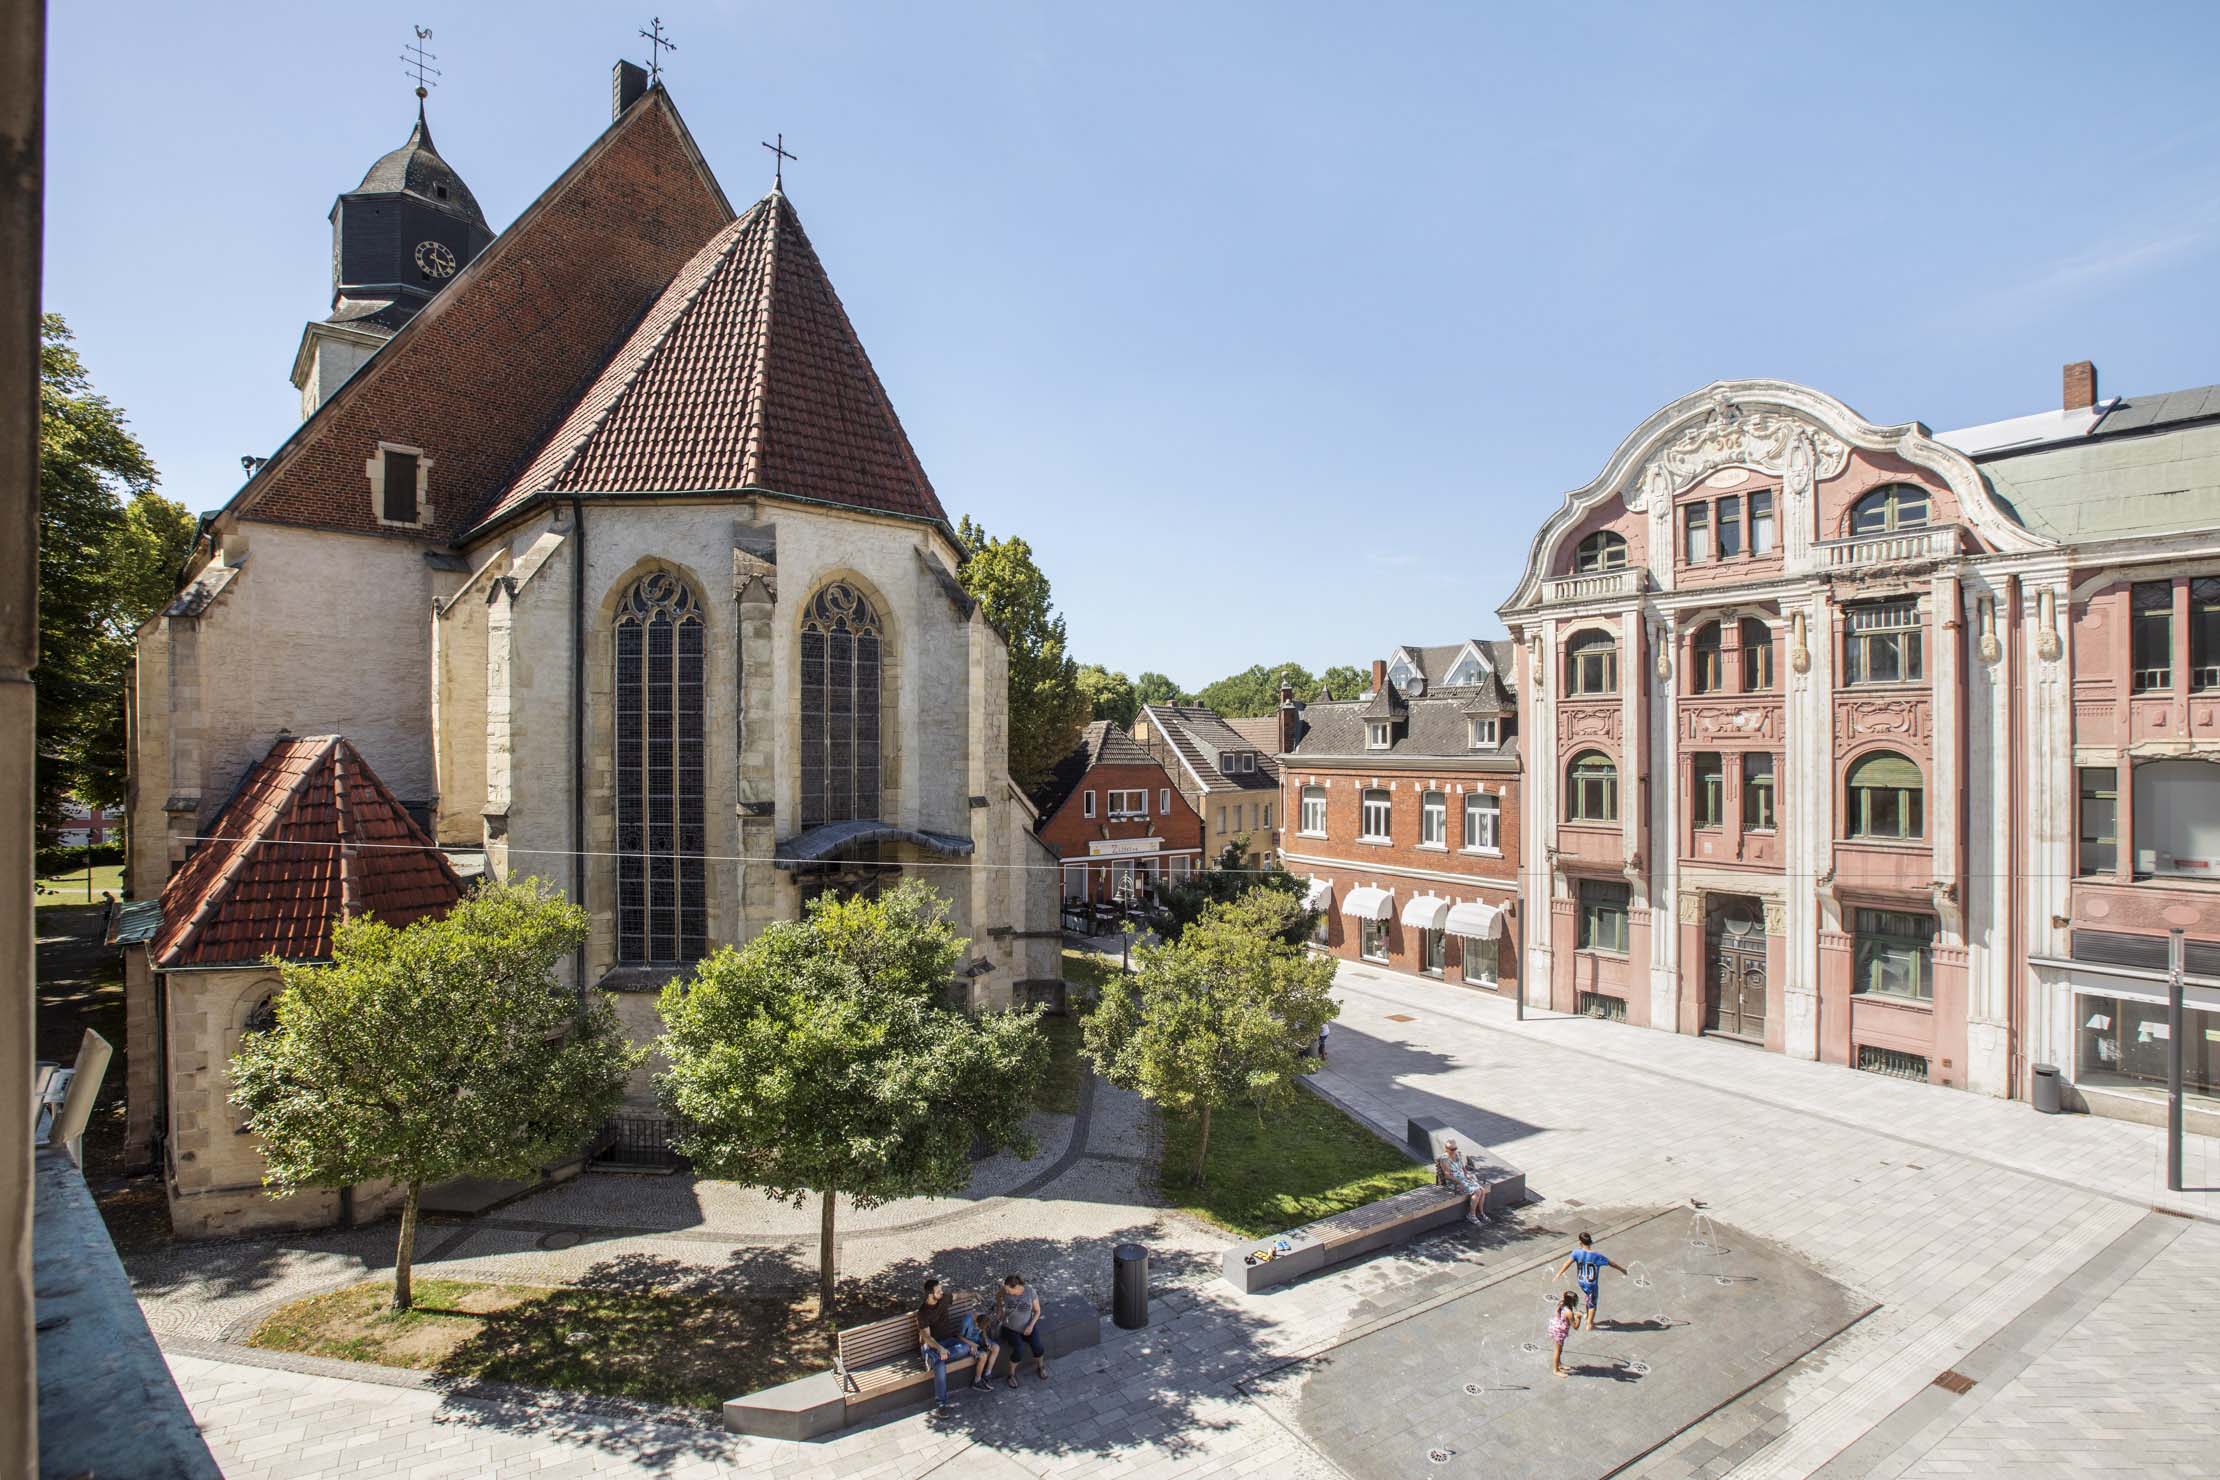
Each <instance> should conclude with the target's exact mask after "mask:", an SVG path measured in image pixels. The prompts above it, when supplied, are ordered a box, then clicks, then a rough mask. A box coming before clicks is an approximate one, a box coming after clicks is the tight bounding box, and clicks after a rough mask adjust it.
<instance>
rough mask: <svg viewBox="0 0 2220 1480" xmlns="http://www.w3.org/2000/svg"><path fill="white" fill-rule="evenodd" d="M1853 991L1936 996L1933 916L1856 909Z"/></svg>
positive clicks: (1923, 997) (1929, 998)
mask: <svg viewBox="0 0 2220 1480" xmlns="http://www.w3.org/2000/svg"><path fill="white" fill-rule="evenodd" d="M1852 924H1853V928H1854V930H1855V951H1856V955H1855V958H1854V959H1855V962H1856V965H1855V968H1854V969H1855V972H1856V979H1855V982H1854V984H1853V986H1852V990H1853V991H1855V992H1858V993H1860V994H1870V995H1874V996H1882V997H1911V998H1915V999H1917V1000H1918V1001H1921V1002H1928V1001H1932V1000H1933V999H1934V996H1935V964H1934V946H1935V917H1934V916H1933V915H1914V914H1910V913H1907V912H1906V911H1903V910H1864V909H1861V910H1858V911H1856V912H1855V915H1854V918H1853V921H1852Z"/></svg>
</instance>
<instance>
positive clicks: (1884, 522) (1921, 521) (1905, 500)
mask: <svg viewBox="0 0 2220 1480" xmlns="http://www.w3.org/2000/svg"><path fill="white" fill-rule="evenodd" d="M1927 519H1928V501H1927V492H1926V490H1925V489H1920V488H1914V487H1912V486H1911V485H1910V484H1908V483H1891V484H1890V485H1889V486H1888V487H1886V488H1876V489H1874V490H1873V491H1872V492H1871V493H1869V494H1867V495H1866V496H1865V497H1864V498H1861V499H1859V500H1858V501H1857V503H1855V504H1853V505H1852V506H1851V508H1850V533H1851V534H1853V535H1871V534H1894V533H1896V532H1897V531H1898V530H1900V529H1924V528H1926V527H1927Z"/></svg>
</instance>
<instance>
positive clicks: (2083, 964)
mask: <svg viewBox="0 0 2220 1480" xmlns="http://www.w3.org/2000/svg"><path fill="white" fill-rule="evenodd" d="M2094 392H2095V384H2094V372H2093V370H2089V369H2088V368H2087V367H2085V366H2076V367H2069V370H2068V376H2067V396H2066V401H2067V404H2066V405H2065V406H2064V407H2063V408H2062V409H2061V410H2059V411H2057V412H2048V413H2043V414H2040V415H2037V416H2034V417H2027V418H2021V419H2020V420H2018V421H2015V422H2006V423H1999V424H1996V425H1995V426H1991V427H1980V428H1972V429H1969V430H1968V431H1966V432H1962V433H1949V434H1944V435H1943V436H1939V437H1938V436H1936V435H1933V434H1931V433H1929V432H1928V431H1927V429H1926V428H1924V427H1922V426H1920V425H1918V424H1917V423H1910V424H1906V425H1903V426H1893V427H1886V426H1876V425H1874V424H1872V423H1869V422H1867V421H1865V420H1864V419H1863V418H1861V417H1859V416H1858V415H1857V414H1856V413H1854V412H1852V411H1851V410H1850V409H1849V408H1848V407H1846V406H1844V405H1843V404H1842V403H1841V402H1839V401H1837V400H1835V399H1834V398H1833V397H1831V396H1828V395H1826V394H1824V393H1822V392H1819V391H1815V390H1812V389H1809V388H1807V387H1803V386H1797V385H1792V384H1789V383H1787V382H1782V381H1762V380H1759V381H1726V382H1721V383H1719V384H1716V385H1713V386H1711V387H1708V388H1707V389H1705V390H1703V391H1700V392H1698V393H1696V394H1694V395H1691V396H1688V397H1685V398H1683V399H1682V400H1680V401H1677V402H1675V403H1673V404H1672V405H1670V406H1667V407H1666V408H1664V409H1663V410H1661V411H1659V412H1658V413H1657V414H1655V415H1654V416H1652V417H1650V418H1649V419H1648V420H1647V421H1645V422H1643V423H1642V424H1641V425H1640V426H1639V427H1637V428H1636V429H1635V430H1634V432H1633V433H1632V434H1631V435H1630V436H1629V437H1628V438H1627V439H1626V440H1625V441H1624V442H1623V443H1622V444H1621V445H1620V447H1619V448H1618V450H1617V451H1616V452H1615V453H1614V454H1613V455H1612V457H1611V459H1610V460H1609V462H1608V463H1607V464H1606V465H1605V467H1604V470H1603V472H1602V473H1601V474H1600V475H1599V476H1598V477H1597V478H1596V479H1595V481H1593V482H1592V483H1590V484H1588V485H1586V486H1585V487H1583V488H1579V489H1576V490H1574V491H1572V492H1571V493H1569V494H1567V495H1566V496H1565V499H1564V502H1563V506H1562V507H1561V508H1560V509H1559V510H1558V511H1557V512H1556V513H1555V514H1554V515H1552V516H1551V517H1550V519H1549V520H1548V521H1547V522H1545V523H1544V524H1543V526H1542V528H1541V530H1540V532H1539V533H1538V534H1537V535H1536V536H1535V539H1534V543H1533V547H1532V550H1531V552H1530V555H1529V558H1528V564H1527V569H1526V571H1525V574H1524V576H1523V578H1522V580H1521V582H1520V584H1519V587H1518V589H1517V590H1516V591H1515V592H1514V594H1513V595H1512V597H1511V599H1510V600H1509V601H1508V602H1507V603H1506V604H1505V605H1504V606H1503V607H1502V608H1501V612H1502V615H1503V617H1504V620H1505V622H1506V623H1507V624H1508V626H1509V627H1510V630H1511V634H1512V637H1513V639H1514V641H1515V643H1516V645H1517V649H1518V662H1519V675H1518V684H1517V692H1518V695H1519V702H1520V708H1521V714H1520V728H1521V733H1522V734H1523V735H1524V736H1525V737H1526V741H1525V744H1526V746H1527V751H1528V754H1529V756H1530V757H1531V759H1530V760H1529V762H1528V766H1527V772H1526V777H1525V796H1524V822H1525V826H1524V829H1523V839H1522V847H1523V852H1524V858H1523V860H1522V874H1523V883H1522V888H1523V892H1524V895H1525V899H1524V905H1525V910H1524V913H1525V917H1526V919H1527V920H1528V921H1530V922H1532V926H1531V927H1530V928H1529V930H1528V932H1527V934H1526V952H1527V962H1526V972H1525V979H1526V983H1527V992H1528V999H1529V1001H1530V1002H1532V1003H1534V1004H1536V1005H1547V1006H1552V1007H1555V1008H1557V1009H1559V1010H1564V1011H1588V1012H1594V1013H1600V1014H1602V1015H1605V1016H1610V1017H1619V1018H1624V1019H1625V1020H1626V1021H1628V1022H1629V1023H1633V1024H1638V1025H1643V1026H1648V1027H1653V1028H1659V1029H1665V1030H1668V1031H1674V1032H1683V1033H1699V1032H1700V1033H1712V1034H1718V1035H1721V1036H1726V1037H1731V1038H1740V1039H1743V1040H1746V1041H1748V1042H1750V1043H1752V1044H1754V1045H1758V1046H1761V1047H1763V1048H1765V1049H1769V1050H1772V1051H1774V1052H1780V1053H1787V1054H1791V1055H1794V1056H1797V1057H1802V1058H1817V1059H1822V1060H1825V1061H1828V1062H1833V1063H1840V1064H1846V1065H1851V1066H1855V1067H1860V1068H1866V1069H1872V1070H1877V1071H1879V1072H1884V1073H1892V1074H1898V1075H1903V1076H1906V1077H1915V1078H1920V1079H1926V1080H1930V1081H1932V1082H1935V1083H1938V1084H1947V1085H1953V1086H1958V1087H1962V1088H1967V1089H1973V1090H1978V1091H1981V1092H1983V1093H1987V1094H1993V1095H2009V1096H2015V1097H2017V1096H2022V1095H2024V1094H2026V1093H2027V1090H2028V1086H2029V1083H2030V1078H2029V1076H2030V1073H2031V1070H2032V1067H2033V1066H2034V1065H2035V1064H2038V1063H2043V1064H2052V1065H2056V1066H2057V1067H2059V1068H2060V1070H2061V1071H2062V1074H2063V1076H2064V1078H2065V1080H2066V1081H2067V1084H2068V1086H2069V1088H2068V1094H2069V1097H2075V1096H2078V1097H2079V1099H2080V1101H2081V1102H2082V1103H2084V1104H2085V1105H2087V1106H2088V1107H2089V1108H2096V1109H2103V1110H2111V1111H2116V1112H2118V1113H2124V1114H2130V1115H2140V1114H2143V1113H2146V1112H2147V1110H2148V1103H2147V1101H2148V1095H2147V1093H2146V1092H2145V1090H2144V1088H2143V1080H2141V1079H2139V1078H2138V1075H2137V1073H2136V1072H2135V1070H2136V1068H2137V1066H2138V1064H2139V1065H2140V1067H2142V1068H2144V1069H2147V1068H2148V1063H2149V1059H2150V1055H2149V1054H2148V1053H2147V1052H2146V1053H2142V1054H2140V1055H2138V1054H2136V1053H2133V1052H2132V1051H2131V1050H2132V1048H2133V1047H2134V1046H2135V1045H2132V1044H2129V1043H2124V1042H2122V1041H2121V1040H2120V1032H2119V1030H2118V1028H2117V1027H2114V1026H2108V1027H2107V1028H2106V1029H2102V1030H2098V1029H2091V1028H2090V1027H2089V1026H2088V1025H2089V1024H2090V1023H2092V1022H2096V1021H2099V1020H2102V1021H2104V1022H2106V1023H2107V1024H2108V1025H2111V1024H2115V1023H2124V1022H2127V1021H2129V1020H2131V1019H2132V1020H2133V1021H2134V1022H2135V1023H2136V1027H2135V1029H2134V1030H2133V1031H2134V1032H2140V1033H2142V1034H2143V1035H2144V1036H2143V1038H2142V1039H2141V1045H2142V1046H2143V1047H2145V1048H2147V1046H2148V1043H2149V1041H2150V1040H2149V1034H2148V1029H2147V1025H2146V1024H2145V1022H2144V1019H2143V1018H2142V1017H2141V1016H2140V1014H2139V1010H2138V1009H2136V1008H2134V1007H2133V1006H2132V1005H2131V1006H2127V1007H2123V1006H2121V1004H2122V1003H2129V1004H2133V1003H2136V1002H2141V1001H2146V1000H2147V999H2148V998H2149V996H2150V995H2151V993H2152V991H2153V990H2154V986H2153V981H2152V973H2151V965H2152V960H2153V957H2152V951H2153V949H2154V947H2155V949H2156V951H2157V963H2158V965H2160V966H2163V964H2164V949H2165V941H2164V936H2163V933H2162V932H2163V930H2164V929H2165V928H2166V927H2167V926H2168V925H2169V924H2175V925H2181V926H2182V927H2184V928H2185V929H2187V930H2188V932H2189V934H2190V936H2191V938H2192V942H2193V944H2192V955H2193V957H2194V959H2193V960H2192V977H2193V979H2194V978H2198V977H2200V976H2202V975H2203V974H2204V972H2205V971H2210V972H2212V973H2214V974H2216V975H2220V394H2211V395H2210V396H2209V397H2208V394H2207V393H2205V392H2185V393H2177V394H2176V395H2174V396H2169V397H2156V398H2150V399H2149V400H2147V401H2146V400H2140V399H2139V400H2137V401H2136V402H2133V403H2130V402H2126V401H2108V402H2098V401H2097V400H2096V399H2095V394H2094ZM2160 485H2169V486H2168V487H2166V488H2162V487H2160ZM2169 500H2170V501H2169ZM2162 596H2163V598H2164V599H2163V601H2162V600H2161V597H2162ZM2205 819H2209V820H2210V826H2209V827H2208V826H2207V825H2206V821H2205ZM2160 975H2161V979H2162V974H2160ZM2158 990H2162V989H2158ZM2123 993H2124V994H2125V995H2124V996H2123V995H2122V994H2123ZM2138 994H2140V995H2138ZM2193 996H2196V997H2198V999H2199V1001H2201V1002H2202V1005H2203V1007H2205V1008H2210V1009H2214V1012H2213V1014H2212V1015H2210V1016H2200V1014H2199V1013H2192V1032H2191V1034H2190V1037H2191V1038H2192V1039H2193V1040H2194V1041H2195V1044H2196V1046H2197V1048H2198V1049H2199V1050H2200V1053H2199V1055H2198V1057H2197V1059H2195V1060H2193V1070H2192V1075H2191V1078H2192V1082H2193V1084H2194V1083H2196V1082H2198V1081H2199V1078H2200V1075H2201V1077H2202V1083H2203V1084H2204V1086H2205V1087H2206V1088H2207V1089H2208V1090H2209V1089H2210V1087H2211V1084H2212V1073H2211V1070H2212V1065H2211V1062H2210V1059H2209V1058H2208V1057H2206V1056H2205V1055H2204V1054H2203V1053H2202V1052H2201V1051H2202V1050H2203V1049H2204V1047H2205V1045H2206V1040H2205V1038H2204V1036H2203V1030H2204V1028H2205V1027H2207V1026H2209V1027H2211V1028H2212V1029H2213V1030H2214V1033H2215V1042H2216V1043H2220V986H2215V985H2200V986H2198V987H2196V988H2194V989H2193ZM2193 1005H2196V1004H2194V1003H2193ZM2130 1036H2132V1034H2131V1035H2130ZM2130 1059H2135V1060H2137V1061H2138V1064H2130V1063H2129V1062H2128V1061H2129V1060H2130Z"/></svg>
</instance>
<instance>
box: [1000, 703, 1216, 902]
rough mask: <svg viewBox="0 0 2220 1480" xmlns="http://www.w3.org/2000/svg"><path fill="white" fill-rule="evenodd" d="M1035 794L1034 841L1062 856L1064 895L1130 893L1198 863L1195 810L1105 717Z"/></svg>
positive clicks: (1199, 827)
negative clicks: (1036, 837) (1037, 814)
mask: <svg viewBox="0 0 2220 1480" xmlns="http://www.w3.org/2000/svg"><path fill="white" fill-rule="evenodd" d="M1034 800H1035V802H1036V803H1037V804H1038V805H1039V807H1040V811H1041V820H1040V825H1039V828H1038V832H1039V834H1040V838H1041V841H1042V842H1044V843H1046V844H1048V846H1049V847H1050V848H1052V849H1054V850H1055V852H1056V856H1057V857H1058V858H1059V859H1061V860H1063V895H1064V898H1065V899H1067V900H1074V899H1085V900H1090V901H1094V902H1097V903H1099V902H1102V901H1106V900H1112V899H1125V898H1131V897H1132V896H1133V895H1134V894H1135V893H1136V892H1138V891H1139V890H1141V889H1142V888H1144V887H1145V886H1147V885H1148V884H1149V883H1151V882H1153V881H1155V880H1157V879H1183V878H1185V877H1187V875H1188V874H1190V873H1193V872H1195V871H1196V870H1198V869H1200V868H1201V867H1202V833H1203V825H1202V818H1201V817H1200V816H1198V815H1197V814H1196V812H1195V809H1194V808H1193V807H1192V806H1190V805H1188V802H1187V799H1186V797H1184V796H1182V795H1181V794H1180V791H1179V788H1178V787H1177V786H1175V785H1173V783H1172V777H1171V776H1170V774H1169V773H1167V772H1166V771H1165V769H1164V768H1163V767H1162V766H1161V765H1159V764H1157V761H1156V758H1155V757H1154V756H1151V755H1150V754H1149V753H1148V752H1147V751H1146V750H1143V749H1142V748H1141V747H1140V746H1139V745H1137V744H1136V743H1134V740H1133V737H1132V736H1131V735H1128V734H1127V733H1126V732H1125V731H1124V730H1122V729H1120V728H1118V726H1117V725H1115V724H1113V723H1111V722H1110V721H1109V720H1103V719H1098V720H1096V721H1095V722H1094V723H1093V724H1091V725H1088V726H1087V727H1086V728H1085V729H1084V730H1082V731H1080V735H1079V744H1077V745H1076V746H1074V747H1073V748H1072V752H1071V754H1070V755H1068V756H1066V757H1065V758H1064V760H1063V761H1062V763H1061V764H1059V765H1058V766H1057V768H1056V772H1055V775H1054V776H1053V777H1052V778H1051V780H1050V782H1049V785H1048V787H1047V788H1045V789H1044V790H1043V791H1042V793H1041V794H1040V795H1039V796H1038V797H1036V798H1035V799H1034Z"/></svg>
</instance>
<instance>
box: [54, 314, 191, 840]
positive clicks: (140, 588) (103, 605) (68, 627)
mask: <svg viewBox="0 0 2220 1480" xmlns="http://www.w3.org/2000/svg"><path fill="white" fill-rule="evenodd" d="M154 483H155V473H154V464H153V463H152V462H151V461H150V460H149V459H148V457H147V455H146V449H145V448H144V447H142V446H140V445H139V440H138V438H136V437H134V436H133V435H132V434H131V432H130V430H129V429H128V428H127V427H126V426H125V423H124V418H123V413H122V412H121V411H119V410H117V409H116V407H115V406H114V405H113V404H111V403H110V402H109V401H108V399H107V398H106V397H105V396H102V395H100V394H98V393H97V392H95V391H94V390H93V388H92V377H91V376H90V375H89V374H88V373H87V372H86V370H85V366H84V362H83V361H82V360H81V359H79V358H78V355H77V351H76V350H75V349H74V348H72V346H71V335H70V332H69V326H68V325H67V324H66V323H64V322H63V321H62V318H61V316H60V315H59V314H48V315H46V316H45V318H44V319H43V320H42V321H41V323H40V344H39V666H38V671H37V673H36V675H35V683H36V692H37V695H38V742H37V743H38V757H37V762H36V770H37V778H38V779H37V787H38V804H37V805H38V819H39V822H40V824H41V825H42V826H44V827H49V828H50V827H52V826H53V825H54V824H55V823H56V822H58V821H59V819H60V816H61V810H62V806H63V803H64V801H65V799H66V798H67V797H68V796H69V795H70V794H71V793H73V792H74V793H75V794H77V795H78V796H81V797H83V798H84V799H85V800H86V801H88V802H92V803H95V804H98V805H102V806H114V805H115V804H116V803H118V802H120V801H122V800H123V769H124V755H123V750H124V737H123V684H124V675H125V674H126V673H127V672H128V671H129V669H130V665H131V652H132V644H133V642H134V640H135V637H136V634H137V631H138V628H139V624H140V623H142V622H144V621H145V620H146V619H147V618H148V617H150V616H152V615H154V613H155V612H156V611H158V610H160V609H161V607H162V604H163V603H164V602H166V601H167V600H168V599H169V597H170V593H171V592H172V591H173V590H175V589H176V584H177V575H178V568H179V566H181V565H182V564H183V563H184V560H185V556H186V554H187V553H188V552H189V551H190V550H191V548H192V541H193V518H192V516H191V515H190V514H188V513H186V512H185V510H184V508H183V507H182V506H181V505H178V504H175V503H172V502H171V501H170V500H168V499H166V498H163V497H162V496H161V495H160V494H158V493H156V492H155V491H154Z"/></svg>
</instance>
